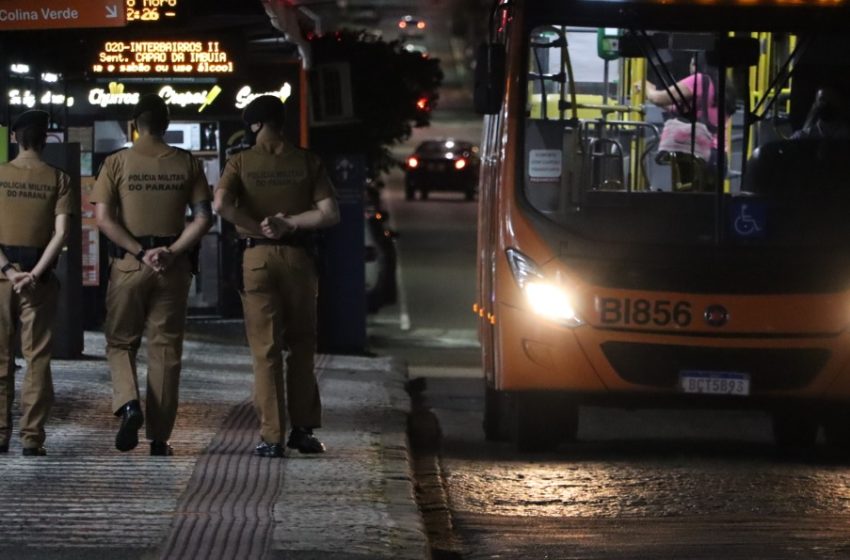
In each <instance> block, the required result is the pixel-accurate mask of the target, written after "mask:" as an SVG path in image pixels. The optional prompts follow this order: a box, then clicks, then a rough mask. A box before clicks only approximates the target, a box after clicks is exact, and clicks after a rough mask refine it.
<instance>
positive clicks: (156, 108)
mask: <svg viewBox="0 0 850 560" xmlns="http://www.w3.org/2000/svg"><path fill="white" fill-rule="evenodd" d="M147 112H152V113H154V114H156V115H158V116H161V117H163V118H166V119H167V118H168V105H166V104H165V100H164V99H163V98H162V97H160V96H158V95H157V94H155V93H146V94H144V95H143V96H141V97H140V98H139V102H138V103H136V106H135V107H134V108H133V118H134V119H137V118H139V115H141V114H142V113H147Z"/></svg>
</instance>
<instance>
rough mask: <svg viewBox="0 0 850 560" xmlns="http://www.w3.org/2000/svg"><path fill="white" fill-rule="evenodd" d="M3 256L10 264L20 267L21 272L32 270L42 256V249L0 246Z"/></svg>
mask: <svg viewBox="0 0 850 560" xmlns="http://www.w3.org/2000/svg"><path fill="white" fill-rule="evenodd" d="M0 249H2V250H3V254H4V255H6V259H8V261H9V262H10V263H17V264H19V265H21V269H23V270H32V269H33V268H35V265H37V264H38V261H39V260H41V256H42V255H43V254H44V249H40V248H38V247H24V246H21V245H0Z"/></svg>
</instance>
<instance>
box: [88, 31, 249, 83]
mask: <svg viewBox="0 0 850 560" xmlns="http://www.w3.org/2000/svg"><path fill="white" fill-rule="evenodd" d="M235 70H236V69H235V65H234V63H233V60H232V58H231V56H230V53H228V52H227V51H226V50H225V49H224V48H223V47H222V46H221V43H220V42H218V41H201V40H179V41H158V40H157V41H134V40H128V41H107V42H106V43H104V45H103V48H101V49H100V50H99V52H98V53H97V60H96V61H95V62H94V64H92V65H91V67H90V71H91V72H92V73H93V74H96V75H123V76H126V75H168V76H179V75H193V76H197V75H221V74H233V73H234V72H235Z"/></svg>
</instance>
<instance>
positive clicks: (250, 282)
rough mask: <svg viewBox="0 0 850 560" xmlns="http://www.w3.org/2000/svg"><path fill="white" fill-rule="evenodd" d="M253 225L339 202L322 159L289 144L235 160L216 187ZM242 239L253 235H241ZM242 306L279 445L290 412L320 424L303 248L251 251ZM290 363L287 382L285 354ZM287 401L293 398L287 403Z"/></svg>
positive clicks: (311, 286)
mask: <svg viewBox="0 0 850 560" xmlns="http://www.w3.org/2000/svg"><path fill="white" fill-rule="evenodd" d="M216 188H218V189H225V190H227V191H228V192H230V193H231V194H232V195H233V197H234V199H235V200H236V204H237V205H238V206H240V207H242V208H244V209H245V210H246V211H247V212H248V213H249V214H250V215H251V216H252V217H253V218H254V219H256V220H258V221H261V220H262V219H263V218H265V217H267V216H271V215H274V214H277V213H279V212H283V213H285V214H288V215H296V214H300V213H302V212H305V211H308V210H311V209H313V208H314V207H315V206H314V205H315V203H316V202H318V201H320V200H323V199H326V198H328V197H332V196H335V193H334V189H333V185H332V184H331V182H330V179H329V178H328V175H327V173H326V172H325V169H324V167H323V166H322V164H321V162H320V161H319V158H318V157H317V156H315V155H314V154H312V153H310V152H307V151H305V150H301V149H299V148H296V147H294V146H291V145H289V144H288V143H268V144H258V145H256V146H254V147H253V148H252V149H250V150H246V151H244V152H241V153H239V154H236V155H235V156H233V157H232V158H231V159H230V160H229V161H228V162H227V166H226V167H225V169H224V173H223V174H222V176H221V179H220V181H219V182H218V185H217V187H216ZM237 231H238V232H239V233H240V234H241V235H242V236H243V237H244V236H247V232H245V231H242V230H240V229H239V228H237ZM242 275H243V281H244V291H243V292H242V294H241V296H242V307H243V310H244V314H245V330H246V332H247V335H248V343H249V345H250V347H251V354H252V356H253V362H254V405H255V407H256V409H257V415H258V416H259V418H260V434H261V436H262V438H263V440H264V441H266V442H268V443H280V442H281V441H282V438H283V435H284V434H285V433H286V413H287V411H288V413H289V418H290V420H291V422H292V424H293V425H294V426H300V427H304V428H318V427H319V426H321V422H322V405H321V400H320V398H319V386H318V383H317V382H316V376H315V372H314V368H313V362H314V356H315V352H316V296H317V291H318V280H317V275H316V267H315V263H314V261H313V258H312V255H311V254H310V251H309V249H308V248H306V247H304V246H303V245H298V244H293V245H286V244H281V245H259V246H256V247H251V248H248V249H246V250H245V254H244V257H243V265H242ZM284 347H285V348H286V349H287V350H288V354H287V356H286V379H285V381H284V376H283V360H282V351H283V350H284ZM287 397H288V398H287Z"/></svg>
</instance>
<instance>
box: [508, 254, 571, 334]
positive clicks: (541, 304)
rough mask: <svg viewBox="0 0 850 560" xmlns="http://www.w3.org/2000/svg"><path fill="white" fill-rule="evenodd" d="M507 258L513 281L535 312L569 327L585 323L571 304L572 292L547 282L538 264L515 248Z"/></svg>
mask: <svg viewBox="0 0 850 560" xmlns="http://www.w3.org/2000/svg"><path fill="white" fill-rule="evenodd" d="M507 257H508V263H509V264H510V267H511V272H512V273H513V276H514V279H515V280H516V282H517V284H518V285H519V287H520V289H521V290H522V292H523V293H524V294H525V298H526V301H528V305H529V307H531V310H532V311H534V313H536V314H537V315H540V316H541V317H545V318H546V319H549V320H551V321H555V322H557V323H560V324H562V325H564V326H567V327H578V326H581V325H583V324H584V321H583V320H582V319H581V317H579V315H578V313H576V310H575V308H574V307H573V304H572V302H571V301H570V295H569V293H568V292H567V291H566V290H565V289H564V288H563V287H562V286H559V285H557V284H555V283H554V282H551V281H549V280H547V279H546V278H545V277H544V276H543V273H542V272H541V271H540V267H538V266H537V263H535V262H534V261H532V260H531V259H530V258H528V257H527V256H526V255H523V254H522V253H520V252H519V251H517V250H516V249H508V250H507Z"/></svg>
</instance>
